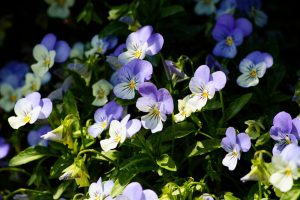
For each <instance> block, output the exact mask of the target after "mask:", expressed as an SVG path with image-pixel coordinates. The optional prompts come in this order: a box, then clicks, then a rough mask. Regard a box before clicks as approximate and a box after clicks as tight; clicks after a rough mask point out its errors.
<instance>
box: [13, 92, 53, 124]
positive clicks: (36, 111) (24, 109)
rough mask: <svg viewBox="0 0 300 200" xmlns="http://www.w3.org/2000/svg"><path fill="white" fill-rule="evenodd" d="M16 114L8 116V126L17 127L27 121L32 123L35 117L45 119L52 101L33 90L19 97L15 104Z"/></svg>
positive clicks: (50, 109)
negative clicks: (23, 96)
mask: <svg viewBox="0 0 300 200" xmlns="http://www.w3.org/2000/svg"><path fill="white" fill-rule="evenodd" d="M14 110H15V113H16V115H17V116H12V117H9V118H8V122H9V124H10V126H11V127H12V128H14V129H18V128H19V127H21V126H24V125H25V124H27V123H30V124H33V123H34V122H35V121H36V120H37V119H46V118H48V117H49V115H50V113H51V112H52V102H51V100H50V99H48V98H43V99H41V94H40V93H38V92H33V93H30V94H28V95H26V97H25V98H22V99H19V100H18V101H17V103H16V105H15V108H14Z"/></svg>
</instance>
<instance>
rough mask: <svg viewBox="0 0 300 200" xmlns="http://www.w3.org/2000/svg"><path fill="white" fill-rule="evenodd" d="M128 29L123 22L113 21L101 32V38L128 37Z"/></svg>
mask: <svg viewBox="0 0 300 200" xmlns="http://www.w3.org/2000/svg"><path fill="white" fill-rule="evenodd" d="M127 33H128V28H127V25H126V24H125V23H123V22H119V21H112V22H110V23H109V24H108V25H107V26H105V27H104V28H103V29H102V31H101V32H100V37H105V36H108V35H127Z"/></svg>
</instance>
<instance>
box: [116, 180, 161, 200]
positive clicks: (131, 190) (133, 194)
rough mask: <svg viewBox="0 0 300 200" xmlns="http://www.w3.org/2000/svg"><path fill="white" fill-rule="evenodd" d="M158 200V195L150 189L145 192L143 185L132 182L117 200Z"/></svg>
mask: <svg viewBox="0 0 300 200" xmlns="http://www.w3.org/2000/svg"><path fill="white" fill-rule="evenodd" d="M122 199H127V200H158V196H157V194H156V193H155V192H154V191H153V190H150V189H147V190H143V188H142V186H141V184H139V183H138V182H132V183H130V184H128V185H127V186H126V187H125V189H124V190H123V193H122V194H121V195H118V196H117V197H116V198H115V200H122Z"/></svg>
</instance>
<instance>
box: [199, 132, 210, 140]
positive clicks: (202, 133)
mask: <svg viewBox="0 0 300 200" xmlns="http://www.w3.org/2000/svg"><path fill="white" fill-rule="evenodd" d="M198 133H200V134H201V135H204V136H206V137H208V138H209V139H214V138H213V137H211V136H210V135H208V134H207V133H204V132H202V131H198Z"/></svg>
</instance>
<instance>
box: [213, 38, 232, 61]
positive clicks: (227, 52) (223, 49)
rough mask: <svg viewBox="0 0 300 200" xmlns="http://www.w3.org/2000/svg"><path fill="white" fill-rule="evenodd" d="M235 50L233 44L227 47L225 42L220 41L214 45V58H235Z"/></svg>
mask: <svg viewBox="0 0 300 200" xmlns="http://www.w3.org/2000/svg"><path fill="white" fill-rule="evenodd" d="M236 53H237V50H236V46H235V45H234V44H232V45H230V46H229V45H227V44H226V41H224V40H223V41H220V42H218V43H217V44H216V46H215V47H214V50H213V54H214V55H215V56H220V57H224V58H234V57H235V56H236Z"/></svg>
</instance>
